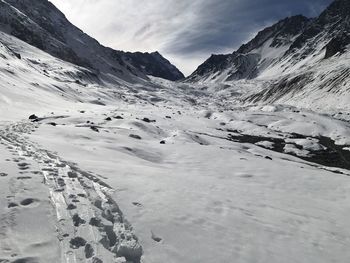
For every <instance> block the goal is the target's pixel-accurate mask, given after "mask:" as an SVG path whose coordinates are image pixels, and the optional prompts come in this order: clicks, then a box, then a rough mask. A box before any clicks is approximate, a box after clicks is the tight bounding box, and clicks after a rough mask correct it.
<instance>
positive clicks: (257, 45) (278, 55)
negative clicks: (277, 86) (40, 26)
mask: <svg viewBox="0 0 350 263" xmlns="http://www.w3.org/2000/svg"><path fill="white" fill-rule="evenodd" d="M349 44H350V1H348V0H336V1H334V2H333V3H332V4H331V5H330V6H329V7H328V8H327V9H326V10H325V11H324V12H322V13H321V14H320V16H319V17H317V18H313V19H309V18H306V17H304V16H300V15H299V16H293V17H289V18H286V19H284V20H281V21H279V22H277V23H276V24H274V25H272V26H271V27H268V28H266V29H264V30H262V31H261V32H259V33H258V34H257V36H256V37H255V38H254V39H253V40H252V41H250V42H248V43H247V44H244V45H242V46H241V47H240V48H239V49H238V50H237V51H235V52H233V53H232V54H227V55H213V56H212V57H210V58H209V59H208V60H207V61H206V62H204V63H203V64H202V65H200V66H199V67H198V69H197V70H196V71H195V72H194V73H193V74H192V75H191V76H189V77H188V78H187V81H191V82H196V81H204V82H205V81H212V82H222V81H231V80H237V79H253V78H256V77H259V76H273V75H274V76H278V75H281V74H288V73H291V72H292V71H295V70H297V69H300V68H301V67H302V66H303V65H310V63H311V62H312V63H314V62H315V59H314V58H317V57H318V56H319V57H320V58H322V59H324V58H326V59H328V58H330V57H333V56H334V55H336V54H342V53H344V52H346V50H347V46H348V45H349ZM318 62H319V61H318Z"/></svg>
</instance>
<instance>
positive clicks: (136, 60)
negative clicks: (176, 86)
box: [0, 0, 184, 82]
mask: <svg viewBox="0 0 350 263" xmlns="http://www.w3.org/2000/svg"><path fill="white" fill-rule="evenodd" d="M0 8H1V9H0V30H1V31H4V32H6V33H9V34H11V35H13V36H16V37H18V38H19V39H21V40H23V41H25V42H27V43H29V44H31V45H33V46H35V47H37V48H40V49H41V50H43V51H45V52H47V53H49V54H51V55H53V56H55V57H58V58H60V59H63V60H65V61H68V62H71V63H74V64H76V65H79V66H84V67H88V68H90V69H93V70H95V71H96V72H97V73H100V74H101V75H105V76H106V75H109V76H112V77H118V78H121V79H123V80H127V81H131V82H137V80H138V79H147V75H152V76H156V77H161V78H165V79H170V80H179V79H181V78H183V77H184V76H183V74H182V73H181V72H180V71H179V70H178V69H177V68H176V67H175V66H173V65H172V64H171V63H170V62H169V61H168V60H166V59H165V58H163V57H162V56H161V55H160V54H159V53H158V56H156V57H155V56H153V55H150V54H148V53H126V52H122V51H116V50H113V49H111V48H107V47H104V46H102V45H101V44H100V43H99V42H98V41H96V40H95V39H93V38H91V37H90V36H88V35H87V34H85V33H84V32H82V31H81V30H80V29H78V28H77V27H75V26H74V25H72V24H71V23H70V22H69V21H68V20H67V18H66V17H65V16H64V14H63V13H62V12H60V11H59V10H58V9H57V8H56V7H55V6H54V5H53V4H52V3H50V2H49V1H47V0H36V1H26V0H6V1H5V0H1V1H0ZM158 57H160V58H158Z"/></svg>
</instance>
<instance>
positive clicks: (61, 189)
mask: <svg viewBox="0 0 350 263" xmlns="http://www.w3.org/2000/svg"><path fill="white" fill-rule="evenodd" d="M34 128H35V124H32V123H21V124H17V125H13V126H8V127H7V128H6V129H5V130H3V131H0V139H1V140H2V143H4V144H6V145H7V147H8V149H9V150H10V151H11V152H12V154H13V155H14V156H16V157H15V158H14V159H13V161H15V162H16V163H17V166H18V168H19V170H20V173H21V174H22V175H23V176H19V177H17V178H16V179H17V181H18V183H21V182H22V181H25V180H30V179H31V178H32V176H38V175H41V176H42V177H43V183H44V184H45V185H47V186H48V187H49V191H50V198H51V203H52V205H53V207H54V209H55V211H56V215H57V236H58V238H59V240H60V244H61V262H73V263H75V262H92V263H103V262H105V263H106V262H108V263H109V262H133V263H138V262H140V261H141V256H142V253H143V251H142V247H141V245H140V244H139V242H138V239H137V237H136V236H135V235H134V234H133V230H132V227H131V225H130V224H129V223H128V222H127V221H126V220H125V219H124V216H123V214H122V212H121V211H120V209H119V207H118V205H117V204H116V203H115V201H114V200H113V199H112V198H111V197H110V195H109V193H110V191H111V189H110V188H109V187H108V185H106V184H105V183H103V182H102V181H101V180H100V179H99V178H98V177H96V176H94V175H92V174H90V173H87V172H84V171H81V170H80V169H79V168H77V167H75V166H74V164H70V163H67V162H65V161H63V160H61V159H60V158H59V157H58V156H56V155H55V154H52V153H50V152H48V151H46V150H43V149H40V148H39V147H38V146H36V145H35V144H33V143H31V142H29V140H28V139H27V138H26V137H25V134H26V133H30V132H32V131H33V129H34ZM31 161H32V162H33V161H34V162H36V163H38V164H39V167H40V169H41V170H40V171H31V169H30V164H29V163H30V162H31ZM28 174H30V175H28ZM0 176H6V174H0ZM17 189H18V187H17ZM36 202H38V200H36V199H35V198H27V199H24V200H22V201H21V202H20V203H16V202H11V201H10V202H9V204H8V208H14V207H17V206H27V207H30V206H33V205H35V204H36Z"/></svg>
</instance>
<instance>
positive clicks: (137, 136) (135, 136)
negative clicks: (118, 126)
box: [129, 134, 142, 140]
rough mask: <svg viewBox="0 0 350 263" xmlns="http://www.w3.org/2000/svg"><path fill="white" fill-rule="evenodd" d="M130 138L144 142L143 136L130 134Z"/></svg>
mask: <svg viewBox="0 0 350 263" xmlns="http://www.w3.org/2000/svg"><path fill="white" fill-rule="evenodd" d="M129 137H130V138H133V139H137V140H142V138H141V136H139V135H136V134H130V135H129Z"/></svg>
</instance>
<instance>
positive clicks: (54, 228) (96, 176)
mask: <svg viewBox="0 0 350 263" xmlns="http://www.w3.org/2000/svg"><path fill="white" fill-rule="evenodd" d="M24 117H27V116H24ZM39 117H43V118H42V119H39V121H38V122H34V123H31V122H29V121H27V120H25V121H12V122H11V121H8V122H3V123H2V124H1V126H0V137H1V145H0V147H1V151H0V163H1V165H0V167H1V170H0V174H1V177H0V195H1V198H0V205H1V207H2V208H1V215H0V236H1V245H0V262H100V261H98V260H102V261H103V262H124V259H123V258H122V257H125V258H127V259H128V260H129V261H133V262H138V261H139V256H140V255H141V248H140V246H142V248H143V256H142V259H141V261H142V262H145V263H159V262H167V263H180V262H191V263H196V262H198V263H199V262H201V263H212V262H223V263H224V262H227V263H228V262H233V261H234V262H242V263H248V262H251V263H253V262H254V263H255V262H269V263H271V262H276V263H277V262H286V263H289V262H305V263H307V262H324V263H329V262H347V260H348V259H349V258H350V252H348V251H349V250H348V249H347V248H348V247H349V245H350V229H349V228H348V219H349V217H350V195H349V191H350V177H349V176H350V171H349V162H350V158H349V153H350V151H349V150H350V146H349V145H350V127H349V126H350V124H349V123H348V122H346V121H339V120H336V119H333V118H332V117H329V116H326V115H319V114H316V113H313V112H311V111H307V110H300V109H296V108H293V107H287V106H264V107H263V106H259V107H246V108H237V109H232V110H224V111H219V110H217V111H209V110H202V109H201V108H198V109H196V108H194V107H190V106H188V107H186V106H182V107H179V106H174V105H169V104H166V103H158V104H150V103H144V102H143V101H139V102H136V103H135V104H131V103H128V102H123V101H120V102H119V103H118V105H117V106H98V105H92V104H80V106H79V107H75V108H74V109H73V108H71V109H68V110H64V111H63V110H62V112H59V111H57V112H52V113H51V112H48V113H47V114H46V115H44V114H43V116H39ZM257 138H258V140H257ZM259 138H261V139H259ZM322 138H323V139H322ZM325 142H327V145H325ZM332 158H333V159H332ZM330 159H331V160H333V161H330ZM332 166H333V167H332ZM129 223H130V224H129ZM131 226H133V229H132V228H131ZM57 237H58V238H57ZM120 237H125V239H123V238H121V239H120ZM116 255H117V256H118V258H116V257H115V256H116ZM102 261H101V262H102Z"/></svg>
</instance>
